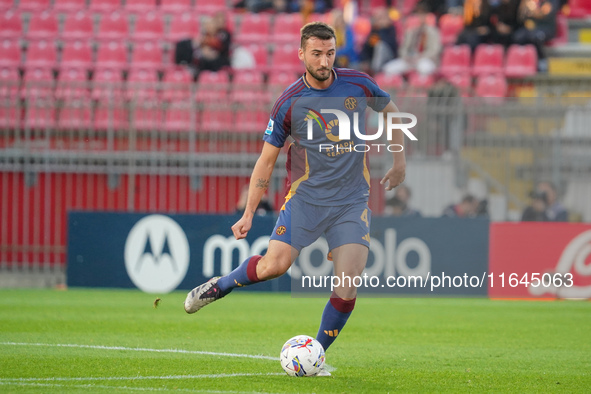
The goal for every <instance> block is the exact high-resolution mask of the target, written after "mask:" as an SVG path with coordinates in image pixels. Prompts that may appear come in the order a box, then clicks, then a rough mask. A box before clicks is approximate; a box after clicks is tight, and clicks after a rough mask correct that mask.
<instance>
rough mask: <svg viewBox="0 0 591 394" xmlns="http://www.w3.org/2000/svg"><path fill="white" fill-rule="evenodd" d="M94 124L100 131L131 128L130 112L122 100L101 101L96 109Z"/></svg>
mask: <svg viewBox="0 0 591 394" xmlns="http://www.w3.org/2000/svg"><path fill="white" fill-rule="evenodd" d="M93 126H94V128H95V130H99V131H118V130H128V129H129V113H128V111H127V108H126V106H125V102H124V101H122V100H117V99H113V100H104V101H99V105H98V107H97V108H96V110H95V111H94V122H93Z"/></svg>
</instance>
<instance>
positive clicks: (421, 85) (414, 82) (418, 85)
mask: <svg viewBox="0 0 591 394" xmlns="http://www.w3.org/2000/svg"><path fill="white" fill-rule="evenodd" d="M434 82H435V78H434V77H433V75H422V74H419V73H411V74H410V76H409V77H408V86H409V87H410V88H414V89H420V90H427V89H429V88H430V87H431V86H432V85H433V83H434Z"/></svg>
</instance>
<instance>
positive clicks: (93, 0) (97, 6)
mask: <svg viewBox="0 0 591 394" xmlns="http://www.w3.org/2000/svg"><path fill="white" fill-rule="evenodd" d="M88 8H89V9H90V10H92V11H96V12H104V13H107V12H113V11H117V10H119V9H121V8H122V6H121V0H90V5H89V7H88Z"/></svg>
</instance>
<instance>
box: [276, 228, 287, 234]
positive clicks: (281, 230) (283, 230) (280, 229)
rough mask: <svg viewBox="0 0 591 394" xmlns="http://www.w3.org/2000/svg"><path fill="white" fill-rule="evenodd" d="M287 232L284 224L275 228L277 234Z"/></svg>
mask: <svg viewBox="0 0 591 394" xmlns="http://www.w3.org/2000/svg"><path fill="white" fill-rule="evenodd" d="M286 232H287V229H286V228H285V226H279V227H277V230H275V234H277V235H283V234H285V233H286Z"/></svg>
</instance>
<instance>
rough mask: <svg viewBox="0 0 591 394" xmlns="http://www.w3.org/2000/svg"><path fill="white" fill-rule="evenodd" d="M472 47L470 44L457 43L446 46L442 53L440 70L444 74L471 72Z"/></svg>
mask: <svg viewBox="0 0 591 394" xmlns="http://www.w3.org/2000/svg"><path fill="white" fill-rule="evenodd" d="M470 57H471V52H470V47H469V46H468V45H455V46H450V47H445V48H444V49H443V54H442V55H441V65H440V66H439V72H440V73H441V74H442V75H443V76H446V77H447V76H449V75H454V74H462V73H470Z"/></svg>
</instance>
